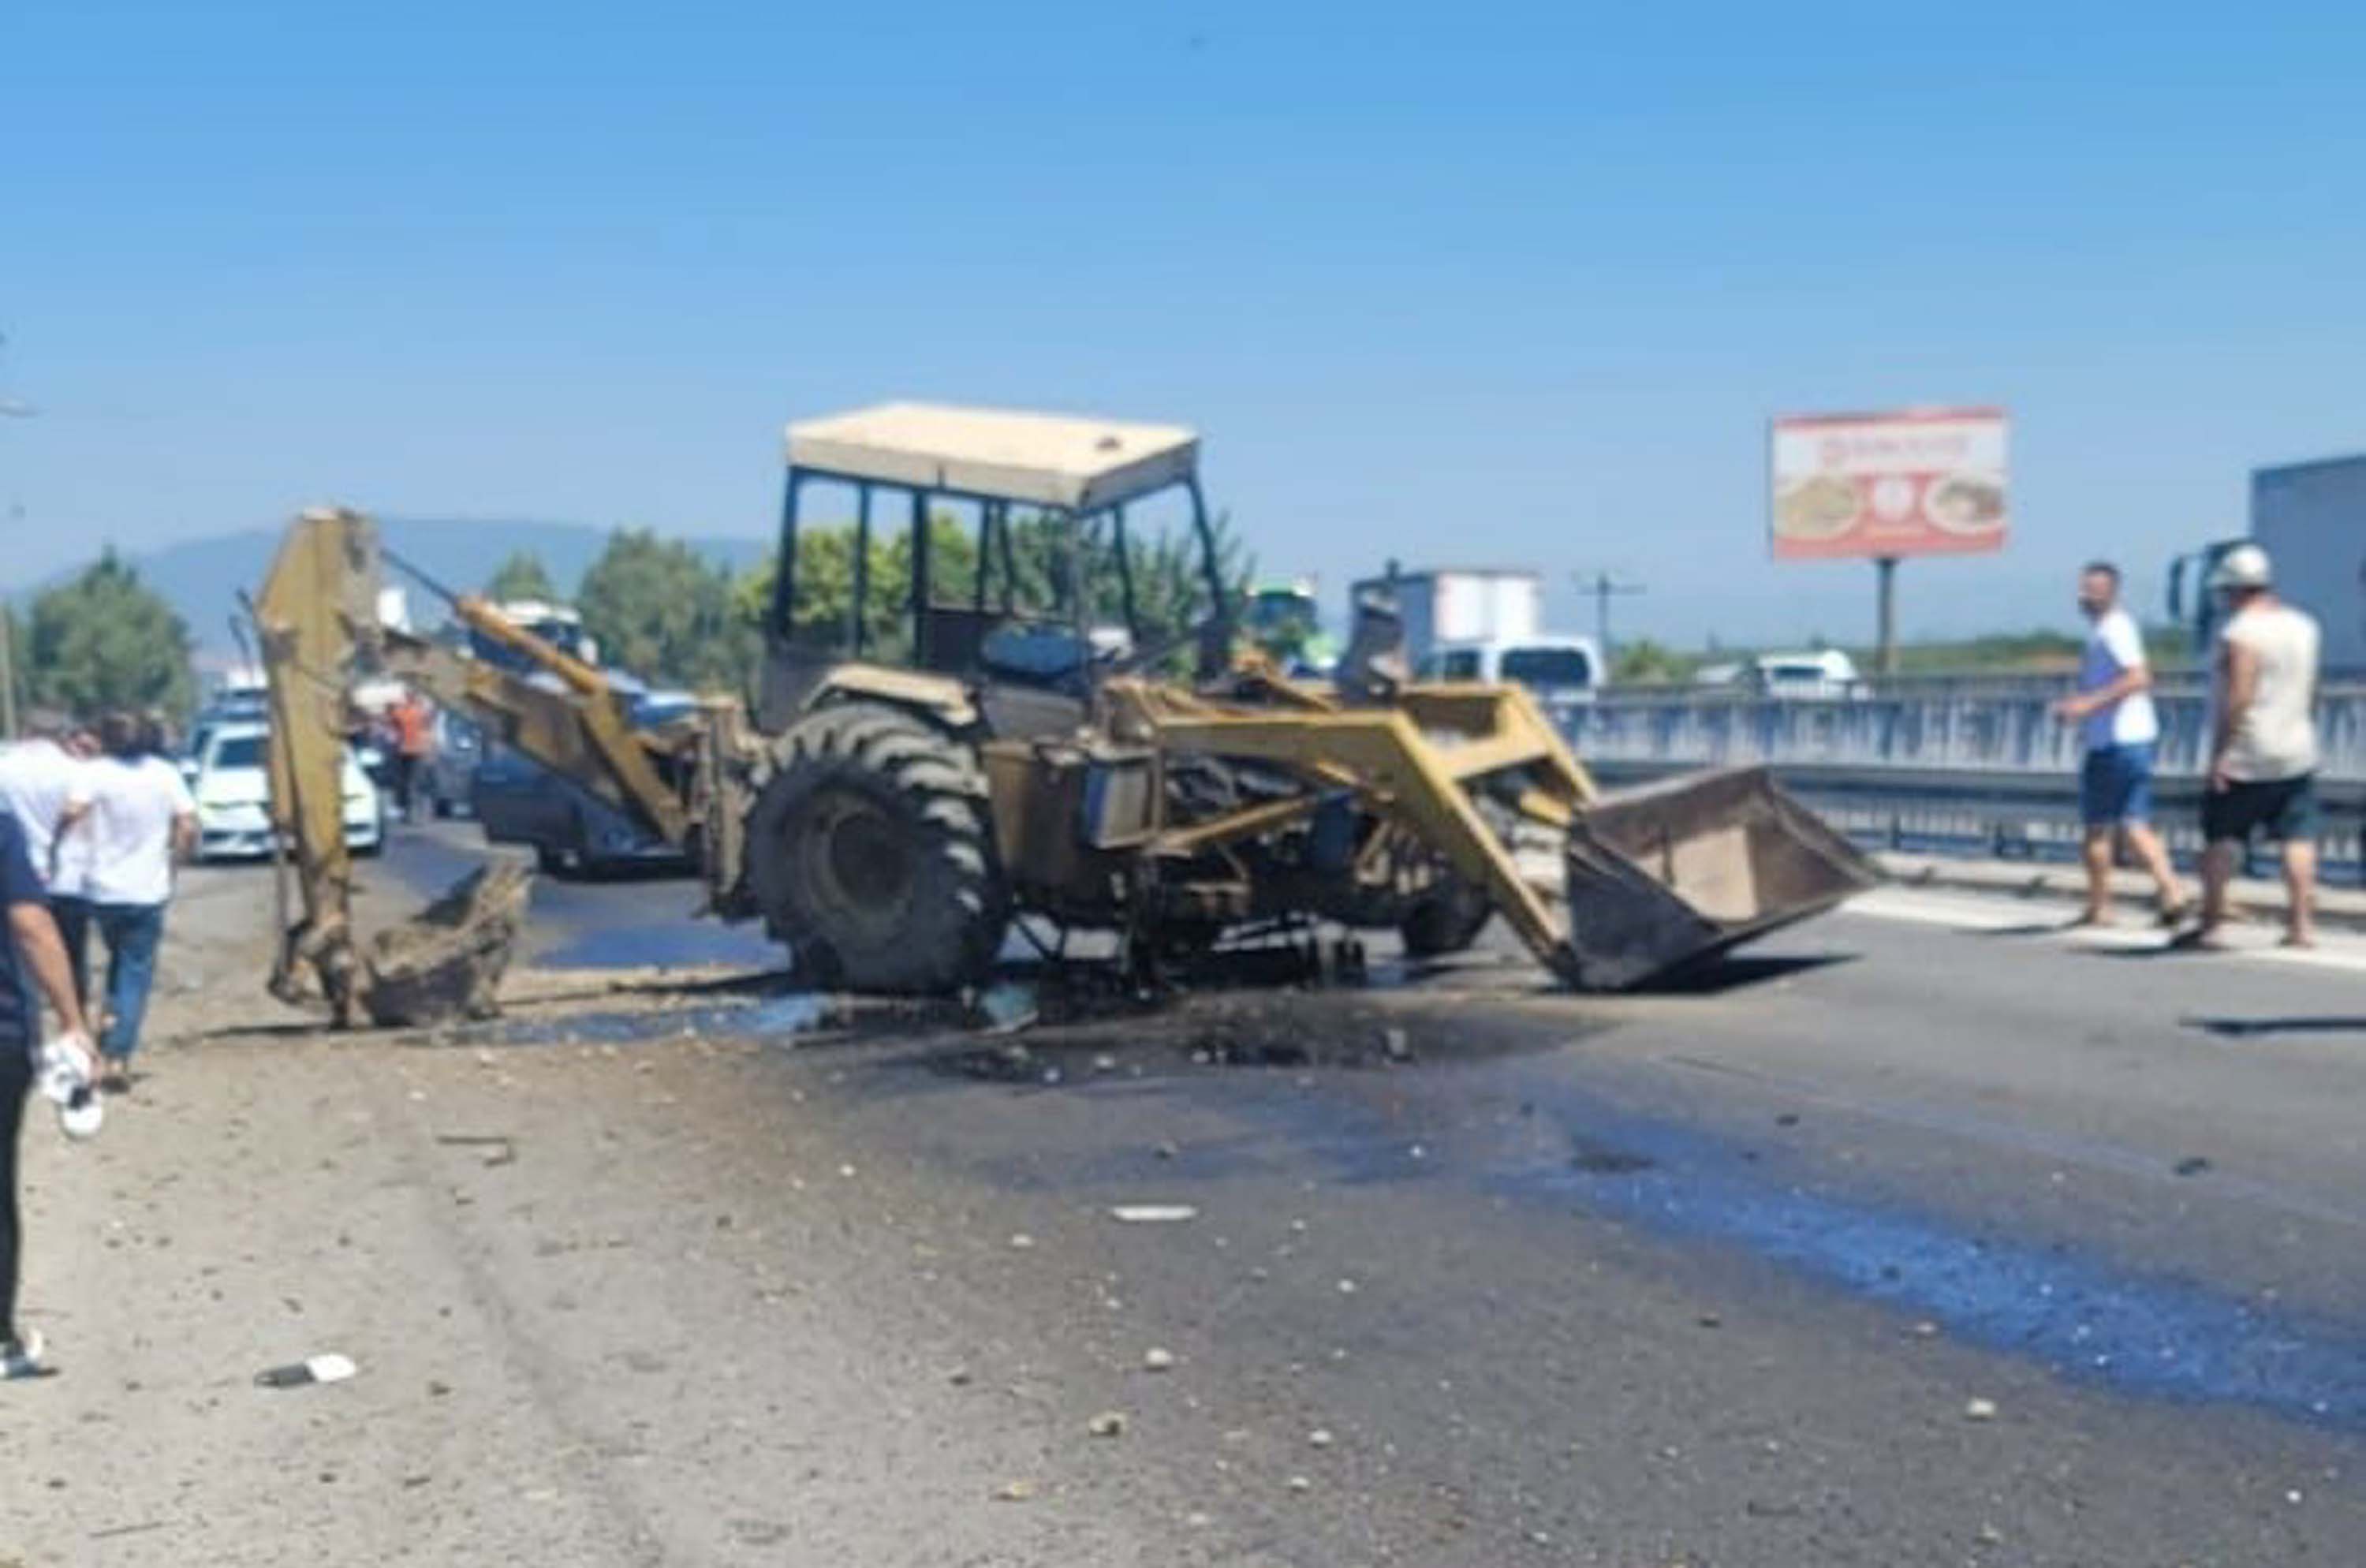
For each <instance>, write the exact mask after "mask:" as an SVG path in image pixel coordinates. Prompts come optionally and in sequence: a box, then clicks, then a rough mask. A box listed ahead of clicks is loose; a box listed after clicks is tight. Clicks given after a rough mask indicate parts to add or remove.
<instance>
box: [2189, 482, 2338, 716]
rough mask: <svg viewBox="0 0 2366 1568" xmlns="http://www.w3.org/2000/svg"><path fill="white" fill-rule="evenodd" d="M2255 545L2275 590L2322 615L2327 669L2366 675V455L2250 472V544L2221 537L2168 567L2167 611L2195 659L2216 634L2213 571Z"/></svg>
mask: <svg viewBox="0 0 2366 1568" xmlns="http://www.w3.org/2000/svg"><path fill="white" fill-rule="evenodd" d="M2247 542H2248V543H2250V544H2255V545H2257V546H2259V547H2260V548H2261V549H2263V550H2265V551H2267V552H2268V558H2269V559H2270V561H2273V562H2274V563H2275V572H2276V592H2278V593H2279V594H2281V595H2282V597H2283V598H2284V600H2285V601H2286V602H2287V603H2290V604H2297V605H2298V606H2300V608H2302V609H2304V610H2306V611H2307V612H2308V613H2309V614H2310V615H2314V616H2315V617H2316V621H2317V625H2318V626H2320V627H2321V628H2322V629H2323V631H2324V633H2325V651H2324V655H2323V661H2324V666H2325V668H2326V669H2327V671H2342V672H2347V673H2351V674H2355V673H2359V672H2360V671H2366V456H2359V457H2329V458H2327V459H2326V460H2324V461H2322V462H2315V463H2286V464H2282V465H2280V466H2278V467H2275V468H2254V469H2253V470H2251V532H2250V536H2249V538H2248V541H2247V540H2244V539H2218V540H2214V541H2213V542H2212V543H2210V544H2207V545H2204V546H2203V547H2202V548H2200V549H2198V550H2195V551H2194V552H2192V553H2191V555H2185V556H2180V557H2179V558H2177V559H2176V560H2175V561H2173V562H2171V563H2170V565H2169V615H2170V616H2171V617H2172V618H2174V619H2176V620H2178V621H2180V622H2181V623H2183V624H2184V625H2186V626H2190V627H2191V629H2192V633H2193V646H2194V649H2195V651H2196V654H2197V656H2198V655H2199V654H2200V653H2201V651H2202V650H2203V649H2207V648H2208V647H2209V646H2210V639H2211V638H2212V637H2214V635H2215V634H2216V632H2217V629H2218V606H2217V604H2215V603H2214V600H2213V597H2212V595H2211V592H2210V589H2209V582H2210V571H2211V569H2212V568H2213V567H2214V566H2216V565H2217V564H2218V558H2220V557H2221V556H2223V555H2225V553H2226V552H2227V551H2228V550H2231V549H2233V548H2234V547H2236V545H2239V544H2244V543H2247Z"/></svg>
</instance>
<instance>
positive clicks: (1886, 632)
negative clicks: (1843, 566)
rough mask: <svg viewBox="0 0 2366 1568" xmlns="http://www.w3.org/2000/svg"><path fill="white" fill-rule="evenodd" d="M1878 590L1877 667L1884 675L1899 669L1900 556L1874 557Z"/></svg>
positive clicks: (1875, 582)
mask: <svg viewBox="0 0 2366 1568" xmlns="http://www.w3.org/2000/svg"><path fill="white" fill-rule="evenodd" d="M1873 568H1874V572H1875V580H1874V586H1875V592H1876V598H1877V600H1878V603H1877V604H1876V606H1875V611H1874V620H1875V622H1876V637H1877V639H1878V640H1877V641H1876V644H1875V649H1874V669H1875V671H1877V672H1878V673H1880V674H1883V675H1895V674H1897V673H1898V558H1897V557H1896V556H1876V557H1874V558H1873Z"/></svg>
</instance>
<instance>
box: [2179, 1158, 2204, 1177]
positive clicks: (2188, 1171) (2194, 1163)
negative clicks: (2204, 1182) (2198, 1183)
mask: <svg viewBox="0 0 2366 1568" xmlns="http://www.w3.org/2000/svg"><path fill="white" fill-rule="evenodd" d="M2209 1168H2210V1161H2209V1159H2208V1158H2207V1157H2206V1156H2203V1155H2188V1156H2185V1157H2184V1158H2183V1159H2181V1160H2179V1161H2178V1162H2177V1163H2176V1164H2175V1165H2174V1166H2171V1167H2170V1169H2171V1170H2173V1171H2175V1172H2176V1173H2177V1174H2178V1175H2180V1176H2199V1175H2201V1174H2202V1173H2203V1171H2205V1170H2208V1169H2209Z"/></svg>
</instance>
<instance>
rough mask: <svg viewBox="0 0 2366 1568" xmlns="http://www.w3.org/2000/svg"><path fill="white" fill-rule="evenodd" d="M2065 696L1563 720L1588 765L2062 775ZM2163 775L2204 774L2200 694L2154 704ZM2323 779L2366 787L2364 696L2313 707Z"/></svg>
mask: <svg viewBox="0 0 2366 1568" xmlns="http://www.w3.org/2000/svg"><path fill="white" fill-rule="evenodd" d="M2065 689H2067V687H2065V686H2056V687H2054V688H2051V689H2049V690H2046V691H2045V692H2030V693H2025V694H2018V695H1962V694H1944V695H1936V696H1915V695H1871V696H1863V697H1843V698H1834V699H1829V700H1809V701H1798V700H1793V701H1774V700H1766V699H1759V700H1754V701H1753V700H1737V699H1735V698H1732V697H1710V696H1702V695H1684V696H1659V695H1656V694H1654V695H1644V694H1612V695H1606V696H1604V697H1602V698H1600V699H1599V700H1597V701H1594V702H1592V703H1587V704H1581V705H1573V706H1570V707H1566V708H1563V709H1561V710H1560V718H1561V721H1562V723H1563V725H1564V726H1565V727H1566V728H1567V729H1568V732H1569V735H1570V739H1571V740H1572V743H1573V744H1574V745H1575V746H1576V747H1577V750H1578V754H1579V755H1580V756H1582V757H1583V758H1585V759H1586V761H1588V762H1589V763H1594V762H1602V761H1617V762H1656V763H1663V764H1676V763H1681V764H1685V765H1690V766H1695V767H1703V766H1712V765H1728V764H1737V763H1745V762H1766V763H1771V764H1773V765H1775V766H1776V767H1780V768H1793V767H1801V766H1808V765H1813V766H1818V767H1825V768H1844V769H1852V770H1870V771H1875V772H1881V773H1887V772H1892V771H1901V770H1902V771H1910V772H1918V773H1934V772H1944V773H2045V774H2054V775H2064V774H2068V773H2073V772H2075V770H2076V769H2077V767H2078V763H2079V732H2078V728H2077V727H2076V726H2073V725H2067V724H2064V723H2062V722H2061V721H2059V720H2057V719H2056V717H2055V716H2053V714H2052V712H2051V711H2049V704H2050V703H2051V702H2052V700H2053V698H2054V697H2055V696H2056V695H2058V694H2060V693H2061V691H2062V690H2065ZM2154 703H2155V706H2156V707H2157V708H2158V711H2159V714H2160V722H2161V738H2160V772H2161V773H2162V774H2164V775H2166V776H2169V777H2177V776H2180V775H2182V776H2186V777H2192V776H2196V775H2198V774H2199V773H2200V772H2201V768H2202V762H2203V755H2202V754H2203V748H2204V746H2205V744H2206V739H2207V725H2208V706H2209V704H2208V699H2207V698H2206V697H2205V696H2204V695H2203V694H2202V693H2201V692H2199V691H2198V690H2177V689H2168V690H2163V691H2160V692H2158V693H2156V694H2155V699H2154ZM2317 733H2318V738H2319V742H2320V745H2321V746H2322V748H2323V751H2324V757H2325V761H2324V765H2323V768H2322V771H2321V776H2322V777H2323V778H2325V779H2327V781H2338V780H2347V781H2360V782H2366V686H2360V685H2343V686H2339V687H2328V688H2327V689H2326V690H2325V691H2324V692H2323V693H2322V694H2321V695H2320V698H2319V701H2318V703H2317Z"/></svg>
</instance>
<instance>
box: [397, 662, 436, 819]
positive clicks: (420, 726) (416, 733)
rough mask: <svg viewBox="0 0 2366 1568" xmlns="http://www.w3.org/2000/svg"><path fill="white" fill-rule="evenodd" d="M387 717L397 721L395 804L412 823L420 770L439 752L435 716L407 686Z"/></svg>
mask: <svg viewBox="0 0 2366 1568" xmlns="http://www.w3.org/2000/svg"><path fill="white" fill-rule="evenodd" d="M387 716H388V717H389V718H391V719H393V720H394V804H395V807H396V809H397V810H399V811H400V812H401V813H402V819H403V820H404V821H405V822H408V821H410V820H411V800H412V798H413V794H414V791H415V790H416V788H417V786H418V782H419V773H420V770H421V769H423V768H424V767H425V766H426V765H427V759H428V758H429V757H431V756H433V755H434V751H435V734H434V729H433V728H431V721H432V717H433V716H432V715H431V713H430V712H429V709H428V706H427V705H426V704H425V703H424V702H423V701H421V700H420V696H419V694H418V693H416V692H414V691H411V690H410V689H409V688H407V687H406V688H405V689H404V691H403V694H402V695H401V696H400V697H399V698H397V699H396V701H395V705H394V706H393V707H392V708H391V709H390V710H389V712H388V715H387Z"/></svg>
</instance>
